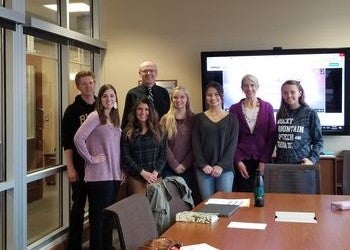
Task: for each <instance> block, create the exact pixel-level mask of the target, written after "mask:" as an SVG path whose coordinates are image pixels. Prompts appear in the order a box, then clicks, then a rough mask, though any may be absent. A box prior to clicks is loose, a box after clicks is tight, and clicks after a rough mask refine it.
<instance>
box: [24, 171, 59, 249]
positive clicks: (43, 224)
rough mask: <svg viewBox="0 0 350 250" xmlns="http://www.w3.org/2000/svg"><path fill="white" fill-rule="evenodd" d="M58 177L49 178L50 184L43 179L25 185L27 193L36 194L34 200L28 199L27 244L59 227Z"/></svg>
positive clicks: (46, 179)
mask: <svg viewBox="0 0 350 250" xmlns="http://www.w3.org/2000/svg"><path fill="white" fill-rule="evenodd" d="M58 176H59V174H56V175H53V176H50V177H49V178H50V179H51V182H49V181H48V178H45V179H41V180H39V181H35V182H32V183H29V184H28V185H27V187H28V193H35V194H36V196H35V197H34V196H33V195H32V197H34V198H35V199H32V200H30V197H28V209H27V213H28V214H27V216H28V228H27V229H28V230H27V231H28V237H27V239H28V242H27V243H28V244H31V243H33V242H34V241H36V240H38V239H40V238H42V237H43V236H45V235H47V234H49V233H51V232H52V231H54V230H56V229H57V228H59V227H61V222H60V221H61V220H60V217H59V215H60V206H59V201H60V195H59V190H60V188H59V187H60V182H59V181H58Z"/></svg>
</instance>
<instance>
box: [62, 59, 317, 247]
mask: <svg viewBox="0 0 350 250" xmlns="http://www.w3.org/2000/svg"><path fill="white" fill-rule="evenodd" d="M139 75H140V78H141V80H142V83H141V84H140V85H139V86H137V87H134V88H132V89H131V90H129V91H128V93H127V95H126V99H125V108H124V112H123V117H122V120H120V119H119V110H118V98H117V92H116V89H115V88H114V87H113V86H112V85H110V84H105V85H103V86H101V87H100V89H99V91H98V95H97V97H96V96H94V92H95V87H96V79H95V76H94V75H93V73H91V72H89V71H81V72H79V73H78V74H77V75H76V78H75V83H76V87H77V88H78V90H79V91H80V92H81V94H80V95H78V96H77V97H76V99H75V101H74V103H73V104H71V105H70V106H68V108H67V109H66V111H65V114H64V116H63V120H62V140H63V146H64V152H65V158H66V162H67V170H68V171H67V175H68V179H69V181H70V182H71V183H72V201H73V204H72V207H71V212H70V227H69V248H70V249H81V242H82V239H81V237H82V236H81V234H82V229H83V220H84V207H85V203H86V199H88V201H89V223H90V249H113V248H112V228H113V225H112V221H113V220H112V219H111V214H108V213H106V212H103V209H104V208H106V207H107V206H109V205H111V204H113V203H114V202H116V201H117V197H118V192H119V189H120V186H121V184H122V183H123V182H125V183H127V188H128V192H129V194H132V193H142V194H145V193H146V187H147V185H148V184H151V183H155V182H157V180H159V178H162V177H163V178H164V177H167V176H173V175H176V176H181V177H183V178H184V180H185V181H186V183H187V185H188V186H189V187H190V188H191V189H192V190H193V191H194V195H195V196H196V193H197V192H196V191H198V197H199V198H198V199H197V201H200V200H204V199H206V198H208V197H209V196H210V195H212V194H213V193H215V192H217V191H227V192H231V191H232V190H237V191H247V192H249V191H252V189H253V182H254V178H255V171H256V169H259V170H261V171H263V170H264V165H265V163H268V162H271V159H272V155H273V152H274V149H275V148H276V159H275V160H276V162H278V163H300V164H314V163H316V162H317V161H318V159H319V155H320V152H321V151H322V148H323V139H322V133H321V125H320V121H319V119H318V116H317V113H316V112H315V111H314V110H312V109H311V108H310V107H309V106H308V105H307V104H306V103H305V100H304V99H305V95H304V90H303V88H302V86H301V85H300V82H298V81H294V80H290V81H287V82H285V83H283V85H282V87H281V95H282V97H281V106H280V109H279V111H278V112H277V117H276V120H275V117H274V111H273V108H272V106H271V104H270V103H268V102H266V101H264V100H262V99H260V98H258V97H257V91H258V89H259V83H258V80H257V78H256V77H255V76H253V75H246V76H244V77H243V79H242V82H241V89H242V91H243V92H244V94H245V98H243V99H242V100H241V101H240V102H239V103H236V104H233V105H232V106H231V108H230V110H229V111H226V110H224V109H223V108H222V104H223V98H224V91H223V87H222V85H220V84H219V83H216V82H210V83H208V84H207V85H206V86H205V89H204V92H203V96H204V99H205V103H206V110H205V111H203V112H201V113H198V114H195V113H194V111H193V110H192V108H191V102H190V96H189V93H188V91H187V89H186V88H185V87H183V86H177V87H175V88H174V89H173V90H172V92H171V94H170V96H169V93H168V91H167V90H166V89H164V88H162V87H160V86H158V85H156V78H157V75H158V70H157V66H156V64H155V63H154V62H152V61H144V62H142V63H141V64H140V66H139ZM235 170H236V171H235ZM235 172H236V174H235ZM195 200H196V199H195Z"/></svg>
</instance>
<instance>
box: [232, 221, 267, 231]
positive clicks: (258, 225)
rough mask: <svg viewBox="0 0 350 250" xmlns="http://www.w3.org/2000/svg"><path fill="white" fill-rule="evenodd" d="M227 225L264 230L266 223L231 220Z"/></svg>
mask: <svg viewBox="0 0 350 250" xmlns="http://www.w3.org/2000/svg"><path fill="white" fill-rule="evenodd" d="M227 227H229V228H242V229H259V230H264V229H265V228H266V223H252V222H238V221H231V222H230V224H228V226H227Z"/></svg>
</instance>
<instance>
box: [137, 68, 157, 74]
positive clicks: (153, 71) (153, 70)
mask: <svg viewBox="0 0 350 250" xmlns="http://www.w3.org/2000/svg"><path fill="white" fill-rule="evenodd" d="M140 72H141V73H142V74H148V73H150V74H152V73H155V72H157V70H156V69H143V70H140Z"/></svg>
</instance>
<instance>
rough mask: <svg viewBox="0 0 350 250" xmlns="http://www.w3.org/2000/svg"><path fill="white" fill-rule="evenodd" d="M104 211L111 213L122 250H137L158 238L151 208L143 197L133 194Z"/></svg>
mask: <svg viewBox="0 0 350 250" xmlns="http://www.w3.org/2000/svg"><path fill="white" fill-rule="evenodd" d="M106 210H107V211H110V212H112V213H113V218H114V220H115V223H116V226H117V229H118V235H119V242H120V248H121V249H122V250H130V249H137V248H138V247H139V246H141V245H142V244H143V243H145V242H146V241H149V240H152V239H155V238H158V232H157V227H156V224H155V222H154V219H153V214H152V210H151V206H150V204H149V202H148V200H147V198H146V196H145V195H142V194H133V195H131V196H129V197H127V198H125V199H123V200H121V201H118V202H116V203H114V204H113V205H111V206H109V207H107V208H106Z"/></svg>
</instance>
